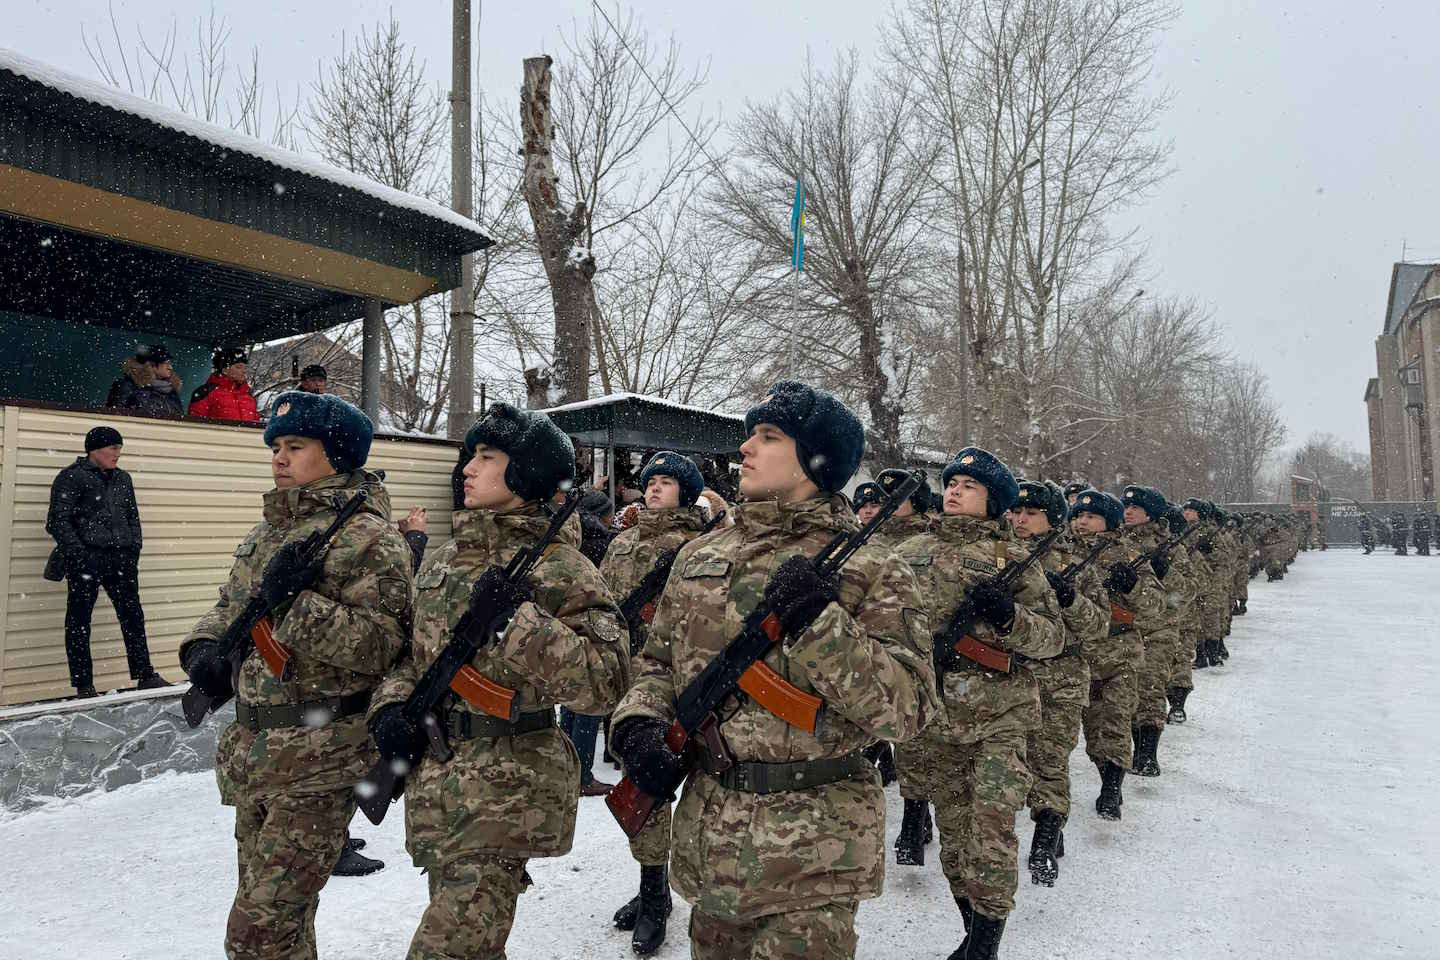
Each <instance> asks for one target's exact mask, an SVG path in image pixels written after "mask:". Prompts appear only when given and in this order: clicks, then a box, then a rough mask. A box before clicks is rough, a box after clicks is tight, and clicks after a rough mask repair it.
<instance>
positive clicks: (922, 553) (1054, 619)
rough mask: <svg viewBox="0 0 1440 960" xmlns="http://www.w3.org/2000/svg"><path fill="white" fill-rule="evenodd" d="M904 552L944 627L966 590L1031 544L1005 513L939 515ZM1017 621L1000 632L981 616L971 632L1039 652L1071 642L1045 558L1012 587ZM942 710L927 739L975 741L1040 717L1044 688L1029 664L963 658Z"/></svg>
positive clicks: (1013, 731)
mask: <svg viewBox="0 0 1440 960" xmlns="http://www.w3.org/2000/svg"><path fill="white" fill-rule="evenodd" d="M898 552H899V554H900V556H901V557H902V558H903V559H904V560H905V562H906V563H908V564H909V565H910V567H911V568H912V569H913V570H914V571H915V576H916V579H917V580H919V582H920V592H921V594H922V595H923V596H924V598H925V602H926V604H927V613H928V614H929V622H930V625H931V628H932V629H933V630H935V631H937V632H938V631H940V630H943V629H945V626H946V625H947V624H948V623H949V622H950V617H951V615H952V614H954V612H955V608H956V607H957V606H959V604H960V601H961V600H962V599H964V596H965V591H966V589H967V588H969V587H970V586H972V585H973V584H975V583H978V582H979V581H981V580H983V579H985V578H987V577H991V576H994V575H995V574H996V573H997V572H999V570H1000V569H1001V567H1003V566H1004V565H1005V564H1007V563H1016V562H1019V561H1020V560H1023V559H1024V558H1025V557H1026V555H1028V554H1029V552H1030V551H1029V549H1028V548H1027V547H1026V546H1025V545H1024V544H1022V543H1020V542H1019V541H1017V540H1016V539H1015V537H1014V535H1013V534H1012V533H1011V532H1010V525H1009V523H1007V522H1006V521H1004V520H979V519H976V518H974V517H958V516H948V515H940V516H937V517H935V518H934V519H933V520H932V521H931V524H930V529H929V530H928V531H927V532H925V533H922V534H920V535H919V536H916V537H911V538H910V539H909V540H906V541H905V542H904V543H902V544H900V547H899V551H898ZM1012 593H1013V594H1014V597H1015V622H1014V624H1013V625H1012V626H1011V628H1010V631H1009V632H1008V633H1004V634H1002V633H1000V632H999V631H998V630H997V629H996V628H995V627H992V626H991V625H990V624H989V623H987V622H986V621H984V620H977V621H976V622H975V624H974V625H973V626H972V627H971V628H970V635H971V636H973V637H974V638H975V639H976V640H979V641H981V642H982V643H987V644H989V645H990V646H992V647H998V648H1000V649H1002V650H1008V651H1010V652H1012V653H1019V654H1023V655H1024V656H1026V657H1030V658H1033V659H1037V660H1039V659H1045V658H1048V657H1053V656H1056V655H1057V654H1059V653H1060V652H1061V650H1062V649H1064V646H1065V628H1064V625H1063V624H1062V622H1061V619H1060V604H1059V602H1058V601H1056V599H1055V591H1054V590H1052V589H1050V583H1049V581H1048V580H1046V579H1045V574H1044V573H1042V572H1041V570H1040V568H1039V565H1038V564H1037V565H1036V566H1032V567H1030V568H1029V569H1027V570H1026V571H1025V574H1024V575H1023V576H1022V577H1021V578H1020V580H1019V583H1018V584H1017V585H1015V586H1014V587H1013V588H1012ZM941 702H942V706H943V708H944V709H943V711H942V712H941V715H940V716H939V717H937V718H936V720H935V722H934V723H932V724H931V725H930V726H929V727H927V728H926V730H925V736H926V738H927V739H935V740H940V741H944V742H949V743H958V744H972V743H979V742H981V741H983V740H990V739H996V738H1001V737H1012V738H1017V739H1023V738H1024V737H1025V736H1027V735H1028V734H1029V733H1030V731H1031V730H1033V729H1035V728H1036V727H1038V726H1039V724H1040V692H1039V688H1038V687H1037V686H1036V684H1035V677H1034V676H1033V675H1032V674H1031V673H1030V671H1028V670H1015V671H1012V672H1011V673H1008V674H1004V673H997V672H995V671H992V670H988V669H986V668H985V667H982V666H980V665H979V664H974V663H970V662H969V661H968V660H967V661H965V662H964V663H963V664H962V665H961V666H959V667H958V668H956V669H953V670H949V671H947V672H946V674H945V682H944V687H943V690H942V697H941Z"/></svg>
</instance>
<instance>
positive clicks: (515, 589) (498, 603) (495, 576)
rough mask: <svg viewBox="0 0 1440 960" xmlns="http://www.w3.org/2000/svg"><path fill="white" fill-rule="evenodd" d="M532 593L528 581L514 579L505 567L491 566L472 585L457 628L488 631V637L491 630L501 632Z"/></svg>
mask: <svg viewBox="0 0 1440 960" xmlns="http://www.w3.org/2000/svg"><path fill="white" fill-rule="evenodd" d="M532 596H534V590H533V589H532V588H531V586H530V584H529V583H528V582H526V581H521V582H520V583H514V582H512V581H511V580H510V578H509V577H507V576H505V570H504V569H503V568H502V567H498V566H495V567H489V568H487V569H486V570H485V572H484V573H482V574H480V576H479V578H478V579H476V581H475V585H474V586H472V587H471V588H470V604H469V606H468V607H467V608H466V610H465V613H464V615H463V616H462V617H461V624H460V625H459V626H457V628H456V629H457V630H472V629H479V630H483V631H485V632H486V633H485V636H484V637H482V638H481V639H482V640H485V639H488V638H489V631H491V630H492V629H493V630H494V632H496V633H497V634H498V633H499V632H501V630H503V629H504V625H505V623H506V622H508V621H509V619H510V618H511V617H513V616H514V615H515V611H516V610H517V609H519V607H520V604H522V603H524V602H525V601H526V600H529V599H530V598H531V597H532Z"/></svg>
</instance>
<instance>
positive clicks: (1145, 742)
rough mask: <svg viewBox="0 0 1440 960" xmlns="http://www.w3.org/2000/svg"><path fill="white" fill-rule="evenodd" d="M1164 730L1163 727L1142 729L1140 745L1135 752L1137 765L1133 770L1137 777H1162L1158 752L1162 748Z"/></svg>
mask: <svg viewBox="0 0 1440 960" xmlns="http://www.w3.org/2000/svg"><path fill="white" fill-rule="evenodd" d="M1162 729H1163V728H1162V727H1141V728H1140V731H1139V739H1140V745H1139V747H1138V748H1136V751H1135V765H1134V770H1133V772H1134V773H1135V775H1136V776H1139V777H1158V776H1160V759H1159V757H1158V752H1159V748H1160V731H1161V730H1162Z"/></svg>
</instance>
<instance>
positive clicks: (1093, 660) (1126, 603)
mask: <svg viewBox="0 0 1440 960" xmlns="http://www.w3.org/2000/svg"><path fill="white" fill-rule="evenodd" d="M1123 523H1124V506H1123V505H1122V504H1121V503H1120V501H1119V500H1117V499H1116V498H1115V497H1112V496H1111V495H1110V494H1108V493H1101V492H1100V491H1099V490H1082V491H1081V492H1080V494H1079V495H1078V496H1077V497H1076V498H1075V504H1074V506H1072V507H1071V508H1070V531H1071V533H1072V534H1073V535H1074V536H1075V538H1076V541H1077V544H1078V547H1079V549H1081V550H1085V551H1089V550H1093V549H1095V547H1097V546H1099V545H1100V544H1101V543H1108V544H1110V549H1108V550H1106V551H1105V552H1104V553H1102V554H1101V555H1100V558H1099V560H1098V561H1097V565H1100V566H1101V569H1103V570H1105V571H1106V576H1105V581H1104V584H1105V593H1106V596H1105V601H1104V602H1105V603H1106V604H1108V608H1109V611H1110V616H1109V620H1108V622H1107V625H1106V626H1107V629H1106V631H1105V635H1104V637H1103V639H1100V640H1097V641H1095V642H1094V643H1090V644H1086V645H1085V646H1084V648H1083V649H1084V651H1085V659H1086V661H1087V662H1088V663H1089V665H1090V705H1089V706H1088V707H1086V708H1085V713H1084V716H1083V722H1084V727H1085V753H1086V755H1087V756H1088V757H1089V758H1090V760H1091V762H1093V763H1094V764H1095V768H1096V770H1098V771H1099V773H1100V795H1099V796H1098V797H1096V799H1095V812H1096V813H1098V814H1099V815H1100V816H1101V817H1102V818H1103V819H1106V820H1119V819H1120V807H1121V805H1122V804H1123V803H1124V800H1125V798H1124V795H1123V792H1122V789H1121V788H1122V786H1123V784H1124V782H1125V772H1126V771H1127V770H1129V769H1130V764H1131V762H1132V758H1133V751H1134V743H1135V741H1134V737H1133V735H1132V733H1131V729H1132V727H1131V721H1132V719H1133V718H1134V716H1135V710H1136V707H1137V706H1138V705H1139V703H1140V690H1139V676H1140V668H1141V667H1142V666H1143V664H1144V661H1145V649H1144V645H1143V642H1142V639H1141V634H1140V631H1139V630H1138V629H1136V627H1135V623H1136V622H1137V621H1138V622H1140V623H1151V622H1154V621H1156V619H1157V618H1159V617H1160V615H1161V614H1162V613H1163V612H1164V610H1165V596H1164V592H1163V590H1162V588H1161V586H1160V581H1158V580H1157V579H1155V574H1154V573H1153V571H1151V570H1150V568H1149V566H1148V565H1144V566H1142V567H1141V568H1140V569H1139V570H1138V571H1136V570H1132V569H1131V568H1130V567H1129V566H1128V564H1130V563H1131V562H1132V561H1133V560H1135V559H1136V558H1137V557H1138V556H1139V555H1140V550H1139V549H1138V548H1136V546H1135V545H1134V544H1133V543H1132V542H1131V541H1130V540H1129V538H1127V537H1125V536H1124V535H1123V534H1121V533H1120V532H1119V531H1120V528H1121V525H1122V524H1123Z"/></svg>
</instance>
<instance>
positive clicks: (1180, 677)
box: [1166, 614, 1209, 690]
mask: <svg viewBox="0 0 1440 960" xmlns="http://www.w3.org/2000/svg"><path fill="white" fill-rule="evenodd" d="M1199 620H1200V617H1199V615H1198V614H1196V615H1194V616H1191V617H1188V618H1187V617H1181V618H1180V623H1181V627H1180V640H1179V642H1178V643H1176V644H1175V649H1174V651H1173V652H1172V654H1171V659H1170V682H1169V683H1168V684H1166V686H1167V687H1183V688H1184V689H1186V690H1193V689H1195V678H1194V674H1195V648H1196V647H1197V646H1198V645H1199V644H1202V643H1204V642H1205V640H1206V638H1207V637H1208V636H1209V634H1208V632H1207V631H1205V630H1203V629H1201V626H1200V624H1199V622H1198V621H1199Z"/></svg>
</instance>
